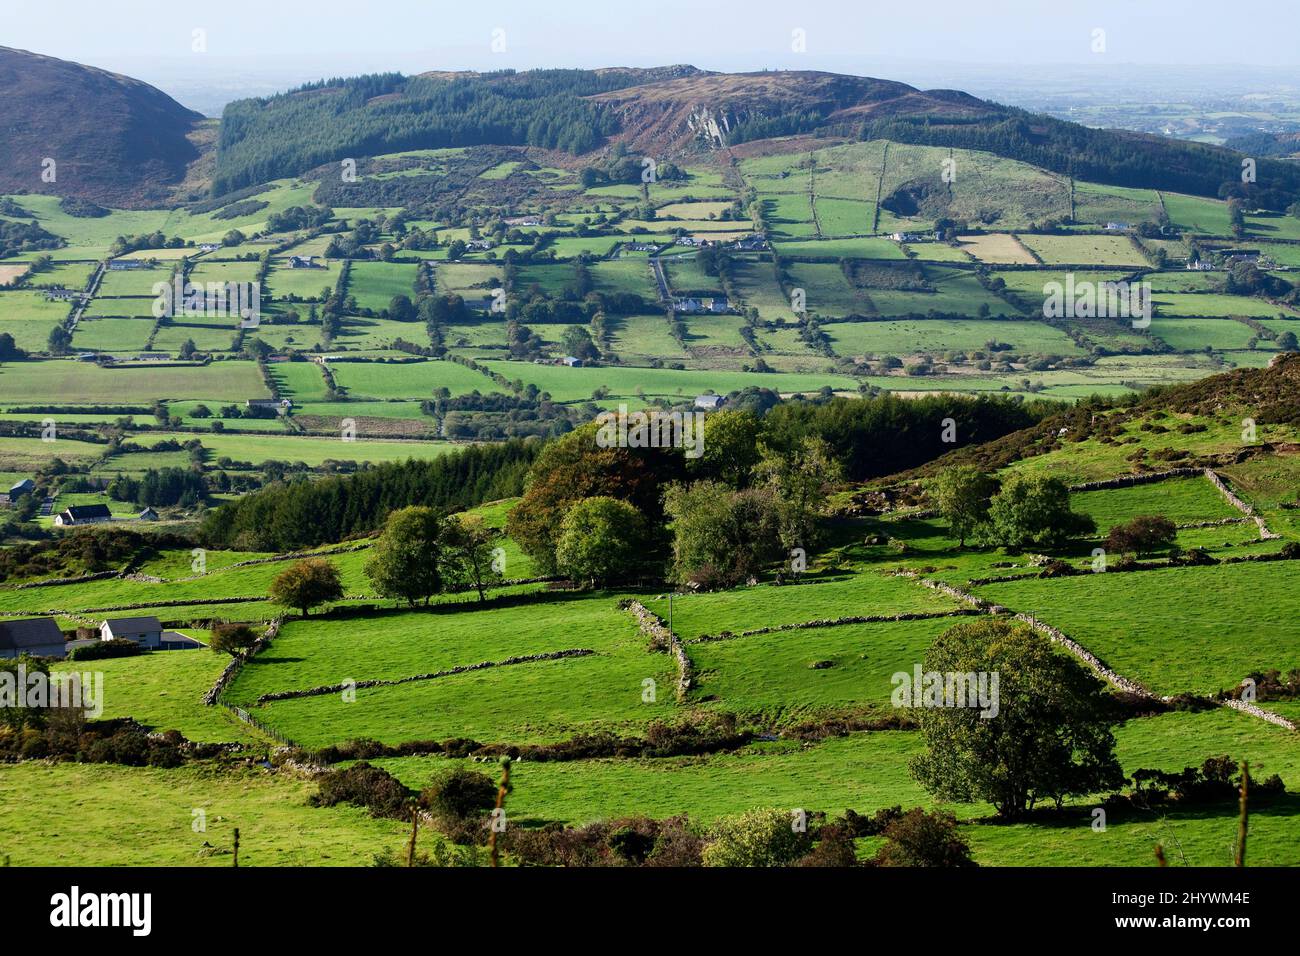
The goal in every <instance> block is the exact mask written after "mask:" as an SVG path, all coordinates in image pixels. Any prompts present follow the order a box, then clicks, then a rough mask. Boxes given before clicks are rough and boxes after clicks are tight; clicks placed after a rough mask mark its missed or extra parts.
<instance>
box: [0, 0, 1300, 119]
mask: <svg viewBox="0 0 1300 956" xmlns="http://www.w3.org/2000/svg"><path fill="white" fill-rule="evenodd" d="M1297 27H1300V3H1297V2H1296V0H1254V2H1251V3H1249V4H1246V5H1243V6H1241V7H1233V6H1232V5H1230V4H1229V5H1225V4H1224V3H1223V2H1222V0H1177V2H1173V0H1099V2H1089V3H1080V2H1070V0H1003V2H996V0H993V2H978V0H911V2H905V0H892V2H877V0H622V2H618V0H601V2H595V0H490V2H479V3H468V2H465V0H457V2H445V0H377V2H376V0H371V2H359V0H313V2H311V3H284V2H277V0H270V2H268V0H219V2H216V3H193V2H190V3H185V2H179V0H117V2H111V3H105V2H103V0H93V2H92V0H5V3H4V13H3V19H2V20H0V44H2V45H5V46H12V47H19V48H21V49H27V50H32V51H34V52H38V53H45V54H49V55H51V56H57V57H61V58H64V59H71V60H76V61H78V62H82V63H88V64H91V65H94V66H102V67H105V68H107V69H113V70H117V71H120V72H124V73H128V74H129V75H132V76H137V77H139V78H141V79H144V80H147V81H149V82H152V83H156V84H157V85H159V86H162V87H163V88H164V89H167V90H168V91H169V92H172V93H173V95H176V94H177V92H178V90H179V91H181V92H183V93H188V94H189V95H191V96H193V95H195V94H196V92H197V91H203V90H206V91H208V92H209V93H211V94H212V95H213V96H219V94H220V91H221V90H226V89H230V90H235V89H248V88H251V87H256V86H259V85H264V86H267V87H269V88H272V89H279V88H284V87H286V86H289V85H293V84H296V83H298V82H302V81H305V80H309V79H317V78H320V77H322V76H333V75H348V74H354V73H360V72H372V71H380V70H399V71H402V72H406V73H415V72H420V71H423V70H432V69H478V70H489V69H502V68H514V69H529V68H533V67H539V66H566V67H597V66H610V65H630V66H650V65H662V64H668V63H691V64H693V65H695V66H698V67H702V68H705V69H715V70H729V71H734V70H758V69H800V68H802V69H824V70H833V71H837V72H846V73H858V74H863V75H872V76H884V77H888V78H890V79H897V80H902V81H904V82H913V83H916V84H918V85H933V84H931V83H929V82H927V81H928V80H929V79H930V78H931V77H936V78H937V77H941V76H943V75H945V74H944V70H945V69H947V68H949V67H952V66H953V65H958V66H964V67H969V68H980V67H985V68H993V67H999V68H1008V67H1015V66H1020V67H1024V66H1036V67H1042V68H1044V71H1045V72H1048V71H1050V70H1051V69H1052V68H1053V67H1056V68H1059V69H1061V70H1068V69H1075V70H1077V69H1095V70H1097V71H1098V72H1100V73H1108V74H1114V73H1117V72H1120V71H1122V70H1124V69H1125V68H1126V67H1127V66H1134V67H1142V68H1150V67H1158V66H1168V65H1183V66H1197V67H1208V66H1223V65H1229V64H1243V63H1249V64H1252V65H1255V66H1266V67H1287V68H1295V69H1296V70H1297V73H1298V75H1300V49H1298V48H1297V44H1296V37H1297V36H1300V30H1297ZM195 31H202V33H201V34H196V32H195ZM797 31H801V32H797ZM1098 31H1102V32H1100V33H1099V32H1098ZM196 37H201V40H202V42H199V40H196ZM1099 45H1100V47H1101V48H1100V49H1098V48H1097V47H1098V46H1099ZM200 47H201V49H200ZM949 72H950V73H951V72H952V71H951V69H949ZM268 92H269V89H268ZM182 99H183V97H182Z"/></svg>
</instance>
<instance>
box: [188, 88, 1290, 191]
mask: <svg viewBox="0 0 1300 956" xmlns="http://www.w3.org/2000/svg"><path fill="white" fill-rule="evenodd" d="M796 134H811V135H813V136H816V137H820V138H822V139H826V140H835V139H839V140H845V139H848V140H852V139H889V140H893V141H895V142H905V143H915V144H920V145H929V146H940V147H961V148H967V149H975V150H982V151H985V152H991V153H994V154H996V155H999V156H1005V157H1007V158H1010V159H1017V160H1021V161H1023V162H1027V163H1030V164H1032V165H1035V166H1040V167H1042V168H1044V169H1048V170H1051V171H1053V172H1057V173H1062V174H1066V175H1072V176H1075V177H1077V178H1079V179H1084V180H1089V181H1093V182H1100V183H1107V184H1112V185H1118V186H1130V187H1137V188H1146V189H1161V190H1168V191H1173V192H1183V193H1191V194H1194V195H1201V196H1216V197H1219V196H1224V195H1238V196H1241V197H1242V198H1243V199H1244V200H1245V201H1247V202H1248V203H1249V204H1250V205H1252V206H1256V207H1262V208H1269V209H1283V208H1285V207H1286V206H1287V205H1288V204H1290V203H1291V202H1294V201H1295V200H1296V199H1297V198H1300V165H1296V164H1293V163H1290V162H1285V161H1279V160H1276V159H1266V158H1260V159H1259V160H1258V165H1259V169H1258V182H1259V183H1260V184H1261V185H1254V184H1250V185H1245V184H1243V183H1242V182H1241V168H1242V167H1241V159H1242V155H1241V154H1240V153H1238V152H1236V151H1235V150H1231V149H1225V148H1223V147H1218V146H1210V145H1206V144H1203V143H1192V142H1186V141H1180V140H1173V139H1167V138H1164V137H1160V136H1153V135H1147V134H1141V133H1133V132H1128V131H1124V130H1106V129H1092V128H1089V127H1085V126H1080V125H1079V124H1077V123H1069V122H1066V121H1064V120H1058V119H1054V118H1052V117H1048V116H1041V115H1037V114H1033V113H1029V112H1026V111H1025V110H1021V109H1015V108H1012V107H1007V106H1002V105H999V104H997V103H992V102H989V101H986V100H980V99H978V98H976V97H974V96H970V95H968V94H966V93H961V92H957V91H954V90H918V89H916V88H915V87H912V86H908V85H907V84H905V83H898V82H894V81H891V80H882V79H874V78H871V77H862V76H846V75H841V74H835V73H822V72H814V71H776V72H762V73H714V72H708V71H704V70H698V69H695V68H694V67H690V66H680V65H679V66H668V67H659V68H655V69H648V70H646V69H640V70H638V69H628V68H618V67H614V68H609V69H604V70H530V71H525V72H522V73H516V72H512V71H505V72H501V73H463V72H462V73H446V72H444V73H426V74H422V75H420V76H416V77H404V76H402V75H400V74H396V73H391V74H376V75H371V76H363V77H353V78H350V79H333V80H328V81H322V82H320V83H316V84H311V85H309V86H305V87H302V88H300V89H298V90H292V91H290V92H288V93H284V94H280V95H277V96H273V97H265V98H260V99H249V100H240V101H238V102H235V103H232V104H230V105H229V106H228V107H227V108H226V111H225V114H224V116H223V118H222V129H221V141H220V147H219V151H218V156H217V168H216V174H215V180H214V187H213V188H214V192H215V193H216V194H217V195H220V194H222V193H225V192H230V191H232V190H235V189H240V188H243V187H246V186H250V185H254V184H256V183H258V182H263V181H266V180H268V179H274V178H278V177H283V176H294V175H300V174H302V173H304V172H306V171H308V170H311V169H313V168H315V167H318V166H322V165H324V164H326V163H333V162H337V161H339V160H340V159H344V158H349V157H364V156H374V155H377V154H380V153H384V152H394V151H398V150H406V149H417V148H436V147H445V146H485V145H496V146H534V147H541V148H544V149H550V150H557V151H560V152H564V153H569V154H571V155H573V156H575V157H584V156H586V155H587V154H595V153H598V152H601V151H604V150H606V149H607V148H608V147H609V146H610V145H612V144H615V143H622V144H623V145H625V146H626V147H628V148H629V149H630V150H631V151H632V152H634V153H640V154H642V155H653V156H657V157H660V158H666V159H673V160H677V161H682V160H687V161H689V159H690V157H691V154H699V153H707V152H709V151H712V150H720V149H727V148H730V147H733V146H736V145H738V144H741V143H747V142H752V141H755V140H766V139H773V138H777V137H784V136H791V135H796ZM791 148H798V147H791ZM805 148H806V147H805ZM593 158H594V157H593ZM1263 184H1267V185H1266V186H1265V185H1263Z"/></svg>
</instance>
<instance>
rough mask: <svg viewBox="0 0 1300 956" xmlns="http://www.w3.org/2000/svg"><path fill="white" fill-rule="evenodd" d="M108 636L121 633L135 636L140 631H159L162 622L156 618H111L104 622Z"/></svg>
mask: <svg viewBox="0 0 1300 956" xmlns="http://www.w3.org/2000/svg"><path fill="white" fill-rule="evenodd" d="M104 623H105V624H107V625H108V630H109V633H110V634H115V633H117V632H118V631H121V632H122V633H124V634H127V633H129V634H136V633H139V632H140V631H161V630H162V621H160V620H158V618H156V617H112V618H108V619H107V620H105V621H104Z"/></svg>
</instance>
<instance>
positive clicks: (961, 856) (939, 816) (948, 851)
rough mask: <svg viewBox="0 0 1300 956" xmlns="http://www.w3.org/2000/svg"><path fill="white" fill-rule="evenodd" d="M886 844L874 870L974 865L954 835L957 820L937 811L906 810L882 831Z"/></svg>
mask: <svg viewBox="0 0 1300 956" xmlns="http://www.w3.org/2000/svg"><path fill="white" fill-rule="evenodd" d="M885 840H886V841H887V842H886V843H885V845H884V846H883V847H881V848H880V851H879V852H878V853H877V854H876V859H875V864H876V866H930V867H967V866H975V865H977V864H976V863H975V861H974V860H972V859H971V856H970V846H969V845H968V844H967V843H966V841H965V840H964V839H963V838H962V836H961V834H960V833H959V832H958V831H957V818H956V817H954V816H953V815H952V814H951V813H948V812H946V811H940V812H938V813H926V812H925V811H924V810H922V809H920V808H919V807H918V808H917V809H915V810H909V811H907V813H905V814H903V816H902V817H900V818H899V819H897V820H895V821H894V822H893V823H891V824H889V826H887V827H886V828H885Z"/></svg>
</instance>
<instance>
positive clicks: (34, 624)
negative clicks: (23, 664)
mask: <svg viewBox="0 0 1300 956" xmlns="http://www.w3.org/2000/svg"><path fill="white" fill-rule="evenodd" d="M55 644H57V645H58V646H59V647H60V648H62V647H63V632H62V631H61V630H59V625H58V624H56V623H55V622H54V618H52V617H25V618H21V619H19V620H17V621H0V648H4V649H6V650H15V651H21V650H26V649H28V648H32V647H50V646H53V645H55Z"/></svg>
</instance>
